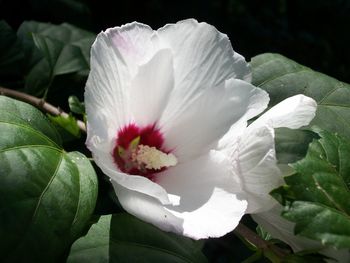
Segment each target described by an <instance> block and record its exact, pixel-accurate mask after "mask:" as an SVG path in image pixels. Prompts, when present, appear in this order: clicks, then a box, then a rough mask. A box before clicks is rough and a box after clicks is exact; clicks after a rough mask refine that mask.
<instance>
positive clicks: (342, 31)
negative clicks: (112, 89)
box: [0, 0, 350, 82]
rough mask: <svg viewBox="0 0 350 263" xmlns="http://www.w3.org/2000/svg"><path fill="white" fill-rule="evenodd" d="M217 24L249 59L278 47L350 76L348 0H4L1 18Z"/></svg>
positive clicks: (86, 23)
mask: <svg viewBox="0 0 350 263" xmlns="http://www.w3.org/2000/svg"><path fill="white" fill-rule="evenodd" d="M190 17H193V18H196V19H198V20H199V21H206V22H208V23H210V24H213V25H215V26H216V27H217V28H218V29H219V30H220V31H221V32H224V33H226V34H228V35H229V37H230V39H231V41H232V45H233V47H234V49H235V50H236V51H238V52H239V53H241V54H242V55H244V56H245V57H246V59H247V60H248V61H249V60H250V58H251V57H253V56H255V55H257V54H260V53H264V52H278V53H281V54H283V55H285V56H287V57H289V58H291V59H293V60H296V61H297V62H299V63H302V64H304V65H306V66H309V67H311V68H313V69H315V70H318V71H321V72H323V73H326V74H328V75H331V76H333V77H335V78H338V79H340V80H342V81H345V82H350V70H349V62H350V51H349V48H348V46H349V40H350V31H349V25H350V1H348V0H318V1H317V0H222V1H220V0H185V1H184V0H177V1H174V0H171V1H160V0H143V1H136V0H124V1H107V0H0V18H3V19H5V20H6V21H7V22H8V23H9V24H10V25H11V26H12V27H13V28H14V29H16V28H17V27H18V26H19V25H20V24H21V23H22V22H23V21H24V20H38V21H42V22H52V23H55V24H57V23H61V22H69V23H72V24H75V25H77V26H80V27H82V28H84V29H87V30H90V31H94V32H99V31H101V30H104V29H106V28H108V27H113V26H117V25H122V24H124V23H127V22H131V21H134V20H137V21H139V22H143V23H146V24H149V25H151V26H152V27H153V28H154V29H156V28H158V27H161V26H163V25H164V24H166V23H169V22H176V21H178V20H181V19H184V18H190Z"/></svg>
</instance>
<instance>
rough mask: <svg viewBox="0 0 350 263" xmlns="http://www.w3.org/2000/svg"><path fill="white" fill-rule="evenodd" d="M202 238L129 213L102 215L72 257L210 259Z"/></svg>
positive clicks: (103, 261)
mask: <svg viewBox="0 0 350 263" xmlns="http://www.w3.org/2000/svg"><path fill="white" fill-rule="evenodd" d="M206 261H207V260H206V258H205V257H204V255H203V254H202V253H201V242H196V241H193V240H191V239H188V238H185V237H180V236H177V235H175V234H172V233H166V232H163V231H161V230H159V229H158V228H156V227H154V226H152V225H150V224H147V223H145V222H142V221H140V220H138V219H136V218H135V217H133V216H131V215H129V214H126V213H121V214H114V215H107V216H101V218H100V220H99V221H98V223H97V224H95V225H93V226H92V227H91V229H90V231H89V233H88V234H87V235H86V236H85V237H82V238H80V239H79V240H77V241H76V242H75V243H74V244H73V246H72V248H71V252H70V255H69V257H68V261H67V262H68V263H75V262H87V263H88V262H100V263H106V262H109V263H111V262H206Z"/></svg>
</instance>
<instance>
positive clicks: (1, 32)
mask: <svg viewBox="0 0 350 263" xmlns="http://www.w3.org/2000/svg"><path fill="white" fill-rule="evenodd" d="M23 60H24V53H23V50H22V46H21V43H20V41H19V40H18V39H17V36H16V33H15V32H14V31H13V30H12V28H11V27H10V26H9V25H8V24H7V23H6V22H5V21H4V20H0V83H1V84H3V85H11V83H13V82H15V81H18V80H20V79H21V77H22V76H21V74H22V64H23Z"/></svg>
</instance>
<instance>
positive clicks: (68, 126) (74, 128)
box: [48, 114, 81, 138]
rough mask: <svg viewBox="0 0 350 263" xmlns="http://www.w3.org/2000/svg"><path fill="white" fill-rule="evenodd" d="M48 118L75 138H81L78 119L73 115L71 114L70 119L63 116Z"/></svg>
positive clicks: (50, 116)
mask: <svg viewBox="0 0 350 263" xmlns="http://www.w3.org/2000/svg"><path fill="white" fill-rule="evenodd" d="M48 117H49V119H50V120H51V121H52V122H53V123H54V124H56V125H58V126H59V127H61V128H63V129H64V130H66V131H67V132H69V133H70V134H71V135H73V136H74V137H77V138H79V137H80V135H81V133H80V129H79V126H78V123H77V119H76V118H74V116H72V115H71V114H69V115H68V117H64V116H62V115H59V116H52V115H48Z"/></svg>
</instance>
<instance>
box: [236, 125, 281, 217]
mask: <svg viewBox="0 0 350 263" xmlns="http://www.w3.org/2000/svg"><path fill="white" fill-rule="evenodd" d="M237 152H238V153H237V154H236V156H235V155H234V156H232V157H231V160H233V162H237V163H238V166H239V171H240V175H241V180H242V181H243V188H244V190H245V193H246V198H247V200H248V209H247V213H258V212H262V211H266V210H268V209H270V208H271V206H272V205H273V203H274V202H273V198H272V197H271V196H270V195H269V192H270V191H271V190H272V189H274V188H276V187H278V186H280V185H281V184H283V179H282V175H281V172H280V170H279V169H278V167H277V160H276V152H275V142H274V130H273V129H272V128H270V127H267V126H262V127H258V128H256V129H246V130H245V132H244V133H243V134H242V136H241V137H240V139H239V143H238V151H237ZM235 159H238V161H235Z"/></svg>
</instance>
